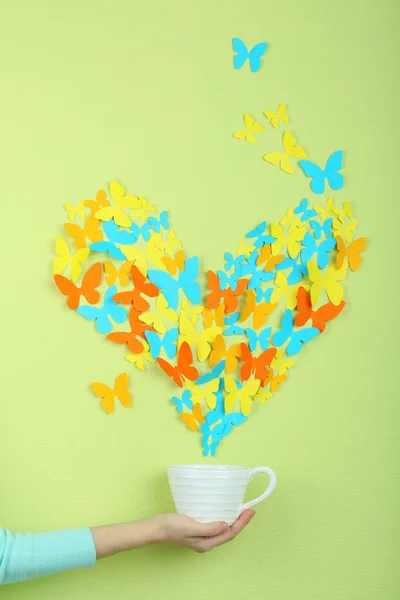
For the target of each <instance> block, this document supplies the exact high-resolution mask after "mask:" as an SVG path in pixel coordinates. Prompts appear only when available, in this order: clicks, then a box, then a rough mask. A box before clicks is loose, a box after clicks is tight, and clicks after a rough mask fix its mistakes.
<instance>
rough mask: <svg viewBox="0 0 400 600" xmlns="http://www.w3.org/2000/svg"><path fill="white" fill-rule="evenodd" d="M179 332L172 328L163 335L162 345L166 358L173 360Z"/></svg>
mask: <svg viewBox="0 0 400 600" xmlns="http://www.w3.org/2000/svg"><path fill="white" fill-rule="evenodd" d="M178 335H179V330H178V328H177V327H172V329H169V330H168V331H167V333H166V334H165V335H164V339H163V342H162V345H163V346H164V350H165V354H166V355H167V356H168V358H174V356H175V355H176V341H177V339H178Z"/></svg>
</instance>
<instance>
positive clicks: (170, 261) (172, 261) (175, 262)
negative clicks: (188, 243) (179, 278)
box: [161, 250, 185, 275]
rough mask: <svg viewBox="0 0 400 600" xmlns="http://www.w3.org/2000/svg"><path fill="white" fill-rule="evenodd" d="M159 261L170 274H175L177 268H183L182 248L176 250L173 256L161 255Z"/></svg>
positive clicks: (183, 256)
mask: <svg viewBox="0 0 400 600" xmlns="http://www.w3.org/2000/svg"><path fill="white" fill-rule="evenodd" d="M161 262H162V263H163V264H164V265H165V267H166V269H167V271H168V273H169V274H170V275H175V273H176V272H177V270H178V269H179V270H180V271H183V270H184V268H185V255H184V253H183V250H178V252H177V253H176V254H175V258H171V257H169V256H163V257H162V258H161Z"/></svg>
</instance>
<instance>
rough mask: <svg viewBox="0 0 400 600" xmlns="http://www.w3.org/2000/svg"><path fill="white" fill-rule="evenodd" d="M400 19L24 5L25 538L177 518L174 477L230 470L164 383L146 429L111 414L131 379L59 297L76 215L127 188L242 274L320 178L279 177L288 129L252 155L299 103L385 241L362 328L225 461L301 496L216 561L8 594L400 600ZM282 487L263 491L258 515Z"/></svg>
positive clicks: (7, 14) (10, 322)
mask: <svg viewBox="0 0 400 600" xmlns="http://www.w3.org/2000/svg"><path fill="white" fill-rule="evenodd" d="M396 5H397V3H396V1H395V0H393V1H389V0H386V1H383V2H382V1H381V2H377V1H375V0H351V1H349V0H336V1H331V2H328V1H326V0H323V1H321V0H319V1H317V0H302V2H298V1H297V0H286V2H282V3H278V2H270V1H265V0H257V1H256V0H253V1H250V2H239V1H238V0H232V1H230V2H227V1H225V2H224V1H222V0H201V1H200V0H198V1H194V0H186V1H183V0H180V1H179V0H169V2H165V3H164V2H161V1H160V0H159V1H158V2H156V1H155V0H147V1H146V2H139V1H138V0H134V1H129V0H124V1H122V0H113V2H105V1H104V0H102V1H97V2H94V1H93V2H88V1H87V0H83V1H82V0H79V1H78V0H69V1H68V2H65V3H60V2H50V1H47V2H38V1H28V0H26V1H25V2H19V1H15V2H13V3H7V4H6V3H5V2H3V3H2V10H1V13H2V14H1V22H2V34H1V36H0V56H1V63H2V69H1V71H2V75H1V94H0V98H1V100H0V102H1V105H2V108H1V128H0V131H1V143H0V152H1V160H0V164H1V178H0V185H1V188H0V198H1V200H0V201H1V217H2V233H1V236H0V242H1V254H2V257H3V260H2V269H1V280H2V293H1V304H2V311H1V315H2V318H1V321H2V327H1V336H0V337H1V356H2V360H1V365H2V366H1V373H2V375H1V407H2V409H1V417H0V421H1V452H0V477H1V492H0V511H1V523H2V525H3V526H5V527H8V528H10V529H13V530H20V531H21V530H22V531H23V530H43V529H54V528H64V527H73V526H80V525H94V524H100V523H105V522H114V521H120V520H128V519H136V518H141V517H145V516H147V515H151V514H153V513H155V512H157V511H166V510H171V509H172V505H171V500H170V497H169V493H168V488H167V483H166V476H165V467H166V465H167V464H169V463H177V462H199V461H203V462H204V461H205V460H206V459H202V458H201V449H200V437H199V436H196V435H194V434H192V433H191V432H189V431H188V430H185V428H184V427H183V425H182V424H181V423H180V422H179V421H178V419H177V418H176V415H175V413H174V410H173V408H172V406H171V404H170V401H169V398H170V395H171V388H170V386H168V384H167V382H166V380H165V378H164V377H163V376H162V375H161V374H158V373H157V375H156V376H154V377H150V376H149V375H148V374H146V373H145V374H140V373H138V372H133V371H131V372H132V375H133V383H132V389H133V396H134V407H133V409H132V410H130V411H128V410H125V409H122V408H120V407H118V410H117V411H116V413H115V414H114V415H113V416H112V417H107V416H106V415H105V414H104V413H103V412H102V411H101V410H100V409H99V408H98V402H97V401H96V399H95V398H94V396H93V395H92V394H91V393H90V390H89V387H88V386H89V384H90V382H91V381H95V380H99V379H100V380H101V381H108V382H111V381H113V379H114V377H115V376H116V374H118V373H120V372H121V370H123V369H124V368H128V369H129V364H128V363H126V362H125V361H124V360H123V352H120V349H119V348H117V347H115V346H114V345H112V344H109V343H106V342H105V341H104V338H103V337H102V336H99V335H96V334H95V332H94V329H93V328H92V327H89V326H87V324H86V323H84V322H83V321H82V320H81V319H78V318H74V315H72V314H71V313H70V312H69V311H67V310H64V309H63V302H62V301H61V299H60V297H59V295H58V293H57V291H56V290H55V289H54V286H53V284H52V280H51V259H52V254H53V248H54V239H55V236H56V235H57V234H58V233H60V231H61V225H62V223H63V220H64V214H65V213H64V210H63V207H62V205H63V203H64V202H71V203H73V204H76V203H77V202H78V201H79V200H81V199H84V198H88V197H94V194H95V192H96V191H97V190H98V189H99V188H101V187H105V186H106V185H107V182H108V181H109V180H110V179H113V178H115V179H118V180H119V181H120V182H121V183H123V184H124V185H126V186H127V187H128V189H129V190H130V191H131V192H133V193H134V194H143V195H145V196H146V197H147V198H148V199H149V200H150V201H153V202H155V203H156V204H157V206H158V207H160V208H167V209H168V210H169V213H170V218H171V222H172V225H173V227H174V228H175V230H176V231H177V233H178V235H179V236H180V237H181V238H182V239H183V241H184V244H185V248H186V250H187V252H188V253H189V254H191V253H192V254H193V253H198V254H199V256H200V257H201V264H202V266H203V267H204V269H207V268H210V267H212V268H219V267H221V265H222V259H223V253H224V251H225V250H234V249H235V248H236V243H237V240H238V239H239V238H240V237H241V236H242V235H243V233H244V232H245V231H247V230H248V229H249V228H250V227H251V226H254V225H255V224H256V223H258V222H259V221H260V220H262V219H264V218H265V219H268V220H269V221H275V220H277V219H279V218H280V217H281V216H282V214H283V213H284V211H285V210H286V208H288V207H289V206H291V205H294V204H295V203H297V202H298V201H299V200H300V199H301V198H302V197H303V196H307V195H310V190H309V188H308V184H307V180H306V178H305V177H303V176H302V175H301V174H300V172H299V171H297V172H296V175H295V176H293V177H289V176H287V175H285V174H284V173H282V172H280V171H279V170H278V169H274V168H273V167H271V166H270V165H267V164H266V163H265V162H264V161H263V160H262V155H263V154H264V153H265V152H267V151H270V150H275V149H278V148H279V143H280V136H281V133H280V132H279V131H274V130H273V129H272V128H271V127H269V126H267V127H266V131H265V132H264V134H262V135H260V136H259V141H258V143H257V144H255V145H254V146H251V145H250V144H246V143H244V142H239V141H236V140H233V138H232V133H233V132H234V131H235V130H236V129H238V128H239V127H240V124H241V120H242V117H243V114H244V113H245V112H250V113H252V114H253V115H254V116H257V117H259V118H262V117H261V113H262V111H263V110H266V109H272V108H276V106H277V105H278V104H279V103H280V102H287V104H288V109H289V114H290V118H291V129H292V130H293V131H294V132H295V134H296V136H298V139H299V141H300V142H301V143H302V144H304V146H305V147H306V148H307V149H308V151H309V152H310V155H311V156H312V157H313V158H314V159H316V160H317V162H320V163H322V162H323V160H324V159H325V158H326V157H327V156H328V155H329V154H330V153H331V152H332V151H333V150H335V149H337V148H343V149H344V150H345V151H346V154H345V168H344V173H345V176H346V185H345V188H344V190H342V191H341V192H340V193H338V194H336V195H334V198H335V199H336V200H338V201H343V200H345V199H349V200H351V202H352V204H353V208H354V209H355V212H356V216H357V218H358V219H359V221H360V229H359V231H360V232H361V234H363V235H367V236H368V237H369V239H370V241H369V246H368V252H367V253H366V255H365V264H364V266H363V267H362V269H360V271H359V272H357V273H356V274H351V276H350V277H349V278H348V280H347V282H346V288H347V291H346V300H348V307H347V309H346V311H345V313H344V314H343V315H341V316H340V318H339V319H337V322H335V323H334V325H332V327H330V328H329V329H330V331H329V333H328V335H327V336H326V337H325V336H324V338H323V339H321V340H318V342H317V343H315V344H312V345H311V344H310V347H309V348H308V349H307V352H306V353H304V356H302V357H301V358H300V360H299V363H300V364H298V365H297V367H296V368H295V369H294V370H293V371H292V372H291V374H290V380H289V381H288V382H287V383H286V384H285V385H284V386H283V387H282V389H281V390H280V391H279V394H277V395H276V396H275V397H274V399H273V401H271V402H269V403H268V404H267V405H266V406H265V407H264V408H263V410H261V411H260V412H258V413H257V418H254V419H252V420H251V421H250V422H249V423H247V424H246V425H244V426H243V427H242V428H240V429H238V430H237V432H236V433H235V434H234V435H232V436H230V437H229V438H228V439H227V440H226V441H224V443H223V444H222V445H221V448H220V451H219V455H218V462H221V463H233V464H244V465H249V466H253V465H257V464H268V465H270V466H271V467H273V468H274V469H275V470H276V472H277V474H278V478H279V485H278V488H277V490H276V492H275V494H274V495H273V496H272V497H271V498H270V499H269V500H268V501H267V502H266V503H265V504H263V505H261V506H260V507H259V508H258V514H257V517H256V520H255V521H254V522H253V523H252V524H251V526H250V527H249V528H248V529H247V530H246V531H245V533H244V534H243V535H242V536H241V537H240V538H239V539H238V540H236V541H235V543H233V544H230V545H229V546H227V547H223V548H219V549H217V550H216V551H215V552H213V553H210V554H207V555H196V554H191V553H189V552H186V551H183V550H180V549H167V548H159V547H152V548H148V549H144V550H140V551H136V552H133V553H128V554H125V555H121V556H117V557H113V558H111V559H107V560H104V561H101V562H100V563H99V564H98V565H97V566H96V567H95V569H94V571H85V572H76V573H68V574H65V575H61V576H58V577H53V578H48V579H42V580H39V581H34V582H30V583H26V584H20V585H17V586H11V587H8V588H5V589H4V590H2V592H1V594H2V598H4V600H6V599H9V598H12V599H16V600H19V599H24V600H25V599H26V598H29V599H30V600H36V599H40V600H50V599H51V600H53V599H54V598H57V600H64V599H65V600H67V599H68V600H70V599H71V598H74V599H75V600H91V599H96V600H102V599H104V600H105V599H109V598H113V599H115V600H125V599H128V598H140V599H141V600H148V599H152V600H153V599H155V598H160V596H162V597H163V598H164V599H165V600H187V599H188V598H190V600H196V599H200V598H201V599H204V598H210V599H214V598H220V597H225V596H226V597H230V598H231V599H232V600H243V599H244V598H256V599H258V598H265V597H269V598H273V599H274V600H293V599H295V600H303V599H308V598H310V599H311V598H323V599H324V600H339V599H340V600H350V599H354V600H356V599H357V600H360V599H363V600H370V599H371V600H372V599H374V600H375V599H376V598H384V599H385V600H391V599H392V598H393V599H394V598H395V595H396V593H395V590H396V588H397V589H398V584H399V581H398V575H397V573H396V568H395V558H394V557H395V553H396V548H395V540H396V539H398V535H397V534H398V532H397V531H396V530H395V522H396V521H395V518H396V517H398V516H399V515H398V501H397V502H396V498H395V496H396V492H398V481H399V467H398V461H396V453H397V455H398V450H399V437H398V421H399V416H400V413H399V405H398V393H396V389H395V383H396V381H395V380H396V373H397V371H398V366H397V361H396V362H395V357H396V354H397V353H396V346H395V345H394V342H395V336H396V334H398V326H397V321H396V318H395V314H396V313H395V311H397V315H398V294H396V289H395V285H396V284H395V275H396V271H397V272H398V269H396V262H395V260H396V258H395V257H396V254H395V247H396V246H395V243H396V242H395V240H396V237H397V236H396V234H397V231H398V220H397V221H396V218H395V216H396V215H395V212H396V210H397V203H398V198H397V195H396V194H395V187H394V186H395V177H396V174H397V172H398V160H399V157H398V148H397V147H398V139H399V131H398V117H397V110H398V105H399V104H398V102H399V98H398V94H397V89H396V85H395V61H396V55H397V50H398V45H397V43H396V36H397V25H396V22H398V17H399V10H398V8H397V6H396ZM234 36H239V37H241V38H242V39H243V40H245V42H246V43H247V44H248V45H249V46H252V45H253V44H255V43H257V42H260V41H264V40H266V41H268V42H269V44H270V46H269V48H268V51H267V54H266V57H265V61H264V65H263V67H262V69H261V70H260V71H259V73H258V74H256V75H255V74H251V73H250V72H249V70H248V68H247V67H246V68H243V69H242V70H241V71H239V72H237V71H234V69H233V66H232V55H233V53H232V48H231V39H232V37H234ZM323 200H325V197H323ZM397 212H398V211H397ZM397 382H398V378H397ZM207 460H208V459H207ZM209 462H210V463H211V462H213V460H212V459H209ZM263 487H264V482H263V480H262V478H260V480H257V481H256V482H255V483H254V485H253V486H252V488H251V490H250V494H256V493H259V492H261V491H262V489H263ZM396 512H397V515H396ZM396 580H397V581H396Z"/></svg>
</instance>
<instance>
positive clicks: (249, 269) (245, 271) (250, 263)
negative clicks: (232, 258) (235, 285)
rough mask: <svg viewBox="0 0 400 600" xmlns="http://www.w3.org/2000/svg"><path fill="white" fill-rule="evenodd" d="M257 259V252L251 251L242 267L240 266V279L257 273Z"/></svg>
mask: <svg viewBox="0 0 400 600" xmlns="http://www.w3.org/2000/svg"><path fill="white" fill-rule="evenodd" d="M258 257H259V254H258V251H257V250H253V252H252V253H251V254H249V256H248V257H247V259H246V260H245V261H244V263H243V264H242V265H240V269H239V274H240V277H246V275H254V273H255V272H256V271H257V258H258Z"/></svg>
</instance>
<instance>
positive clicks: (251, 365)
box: [240, 343, 276, 387]
mask: <svg viewBox="0 0 400 600" xmlns="http://www.w3.org/2000/svg"><path fill="white" fill-rule="evenodd" d="M275 354H276V348H268V350H265V352H263V353H262V354H260V356H253V355H252V353H251V351H250V348H249V347H248V345H247V344H244V343H242V344H241V357H242V361H243V364H242V366H241V368H240V377H241V380H242V382H243V381H247V380H248V379H250V377H251V375H254V377H255V379H259V380H260V382H261V385H262V386H263V387H264V385H265V383H266V381H267V380H268V375H269V372H270V371H269V366H270V365H271V361H272V359H273V358H274V356H275Z"/></svg>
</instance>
